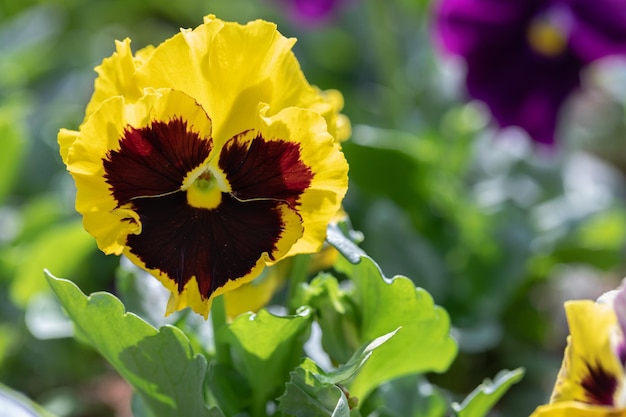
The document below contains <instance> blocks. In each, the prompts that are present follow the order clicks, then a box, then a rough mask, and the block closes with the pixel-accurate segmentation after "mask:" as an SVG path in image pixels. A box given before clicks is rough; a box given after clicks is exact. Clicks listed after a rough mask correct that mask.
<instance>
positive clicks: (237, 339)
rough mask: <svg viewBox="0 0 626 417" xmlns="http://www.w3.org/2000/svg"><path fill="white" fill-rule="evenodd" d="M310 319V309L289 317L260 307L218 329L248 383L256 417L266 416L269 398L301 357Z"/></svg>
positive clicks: (278, 392) (281, 384)
mask: <svg viewBox="0 0 626 417" xmlns="http://www.w3.org/2000/svg"><path fill="white" fill-rule="evenodd" d="M311 322H312V316H311V312H310V311H309V310H308V309H303V310H301V311H300V312H299V313H298V314H297V315H295V316H288V317H278V316H275V315H272V314H270V313H269V312H267V311H265V310H261V311H259V313H258V314H251V313H250V314H243V315H241V316H239V317H237V318H236V319H235V320H234V321H233V323H231V324H230V325H229V326H226V327H223V328H222V329H220V331H219V332H218V335H217V338H218V339H220V341H221V342H223V343H226V344H228V346H229V347H230V350H231V354H232V366H233V368H234V369H235V370H236V371H237V373H238V374H239V375H241V376H242V377H243V379H244V380H245V381H246V382H247V387H248V388H249V391H248V392H249V394H250V406H251V408H252V415H253V416H262V415H265V407H266V404H267V402H268V400H270V399H272V398H275V397H276V396H278V395H280V392H281V390H282V388H283V386H284V384H285V382H286V381H287V378H288V374H289V371H290V370H291V369H293V368H294V367H295V366H296V365H297V363H298V360H299V359H300V357H301V356H302V346H303V345H304V342H306V340H307V338H308V335H309V329H310V326H311Z"/></svg>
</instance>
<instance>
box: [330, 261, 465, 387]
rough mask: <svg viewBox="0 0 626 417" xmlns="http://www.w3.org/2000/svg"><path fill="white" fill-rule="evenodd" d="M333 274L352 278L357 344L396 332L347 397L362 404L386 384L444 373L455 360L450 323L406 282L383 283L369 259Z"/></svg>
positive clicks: (422, 292)
mask: <svg viewBox="0 0 626 417" xmlns="http://www.w3.org/2000/svg"><path fill="white" fill-rule="evenodd" d="M336 268H337V269H338V270H339V271H340V272H343V273H345V274H346V275H347V276H349V277H351V279H352V281H353V283H354V286H355V294H354V299H355V304H356V305H357V308H358V311H360V313H361V325H360V337H361V341H362V342H366V341H368V340H373V339H375V338H377V337H379V336H382V335H384V334H387V333H389V332H392V331H394V330H395V329H398V328H399V330H398V332H397V334H396V335H395V336H394V337H393V338H392V339H391V340H390V341H388V342H387V343H385V344H384V345H383V346H381V347H380V348H379V349H376V350H375V351H374V352H373V354H372V357H371V358H370V359H369V360H368V361H367V363H366V364H365V365H364V366H363V369H361V371H360V372H359V373H358V374H357V375H356V377H355V379H354V380H353V381H352V383H351V384H350V392H351V393H352V394H353V395H356V396H358V397H361V398H365V397H366V396H367V394H369V393H370V392H371V391H372V390H373V389H375V388H376V387H377V386H379V385H380V384H381V383H383V382H385V381H389V380H392V379H394V378H398V377H401V376H405V375H411V374H416V373H424V372H443V371H445V370H446V369H447V368H448V367H449V366H450V363H451V362H452V360H453V359H454V358H455V357H456V353H457V345H456V343H455V341H454V340H453V339H452V337H451V336H450V319H449V317H448V314H447V313H446V311H445V310H443V309H442V308H440V307H438V306H435V305H434V303H433V300H432V297H431V296H430V294H428V292H426V291H425V290H423V289H421V288H416V287H415V285H414V284H413V282H412V281H411V280H410V279H408V278H405V277H395V278H393V279H391V280H389V279H386V278H385V277H384V276H383V275H382V273H381V271H380V269H379V268H378V266H377V265H376V264H375V263H374V261H372V260H371V259H370V258H369V257H367V256H363V257H362V258H361V261H360V262H359V263H358V264H356V265H355V264H352V263H350V262H348V261H347V260H345V259H342V260H340V261H338V263H337V264H336Z"/></svg>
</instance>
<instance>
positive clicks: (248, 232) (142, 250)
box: [125, 193, 302, 316]
mask: <svg viewBox="0 0 626 417" xmlns="http://www.w3.org/2000/svg"><path fill="white" fill-rule="evenodd" d="M134 205H135V210H136V212H137V213H138V214H139V216H140V219H141V224H142V231H141V234H139V235H132V236H129V237H128V244H127V250H126V252H125V254H126V255H127V256H128V257H129V258H130V259H131V260H132V261H133V262H135V263H137V264H138V265H141V266H142V267H143V268H144V269H146V270H148V271H150V272H151V273H152V274H153V275H155V276H156V277H157V278H159V280H160V281H161V282H162V283H163V284H164V285H165V287H166V288H168V289H169V290H170V291H171V292H172V293H173V297H174V300H175V301H173V302H172V303H171V304H170V306H169V307H168V310H170V311H168V313H169V312H171V311H174V310H178V309H181V308H184V307H186V306H190V307H191V308H192V309H193V310H194V311H196V312H197V313H199V314H202V315H204V316H206V315H207V314H208V311H209V309H210V305H211V301H212V299H213V298H214V297H215V296H218V295H220V294H222V293H224V292H226V291H229V290H232V289H234V288H237V287H238V286H240V285H242V284H244V283H246V282H250V281H251V280H252V279H254V278H255V277H256V276H257V275H258V274H259V273H260V272H261V270H262V268H263V267H264V266H265V263H266V262H271V261H274V260H277V259H279V258H281V257H283V256H284V255H285V253H286V252H287V251H288V250H289V248H290V247H291V246H292V245H293V243H294V242H295V241H296V240H297V239H298V238H299V237H300V236H301V234H302V227H301V226H300V217H299V216H298V215H297V213H295V212H294V211H293V210H291V209H290V208H289V207H288V206H287V205H286V204H284V203H281V202H278V201H271V200H259V201H249V202H241V201H238V200H236V199H234V198H232V197H230V196H229V195H228V194H225V195H224V196H223V198H222V202H221V204H220V205H219V207H217V208H216V209H213V210H206V209H201V208H195V207H191V206H189V205H187V204H186V199H185V195H184V194H182V193H177V194H172V195H170V196H165V197H163V198H159V199H142V200H138V201H136V202H135V203H134ZM188 286H191V288H192V289H196V288H197V290H195V291H194V290H189V288H188Z"/></svg>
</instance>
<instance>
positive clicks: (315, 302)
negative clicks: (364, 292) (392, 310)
mask: <svg viewBox="0 0 626 417" xmlns="http://www.w3.org/2000/svg"><path fill="white" fill-rule="evenodd" d="M293 304H296V305H308V306H311V307H312V308H313V309H314V310H315V316H316V317H315V318H316V320H317V322H318V323H319V325H320V327H321V328H322V348H323V349H324V351H325V352H326V353H327V354H328V356H329V357H330V359H331V360H332V361H333V362H334V363H345V362H346V361H347V360H348V359H350V357H351V356H352V354H353V353H354V351H355V350H356V349H358V347H359V346H360V345H361V344H362V342H361V340H360V339H359V335H358V317H357V313H356V311H355V306H354V303H353V301H352V299H351V298H350V295H349V294H348V293H347V292H346V291H344V290H342V289H341V288H340V287H339V283H338V282H337V279H336V278H335V277H333V276H332V275H330V274H320V275H318V276H317V277H315V278H314V279H313V280H312V281H311V283H309V284H302V285H300V286H299V287H298V292H297V293H296V297H294V298H293Z"/></svg>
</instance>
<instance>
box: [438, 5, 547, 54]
mask: <svg viewBox="0 0 626 417" xmlns="http://www.w3.org/2000/svg"><path fill="white" fill-rule="evenodd" d="M540 3H541V2H540V1H539V0H525V1H501V0H442V1H440V2H439V3H438V5H437V8H436V10H435V19H436V26H435V27H434V28H435V36H436V38H437V40H438V41H439V42H440V43H441V44H442V45H443V46H444V48H445V49H446V50H447V51H449V52H451V53H453V54H458V55H462V56H464V57H468V58H470V59H472V58H474V57H475V58H482V59H486V58H489V55H490V54H491V55H493V54H494V53H496V54H497V53H498V51H502V50H506V49H508V48H511V47H515V45H516V44H519V42H520V35H521V36H523V35H524V33H525V31H526V22H527V20H528V16H530V15H531V14H532V13H533V12H534V11H535V10H536V9H537V8H538V6H539V5H540Z"/></svg>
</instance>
